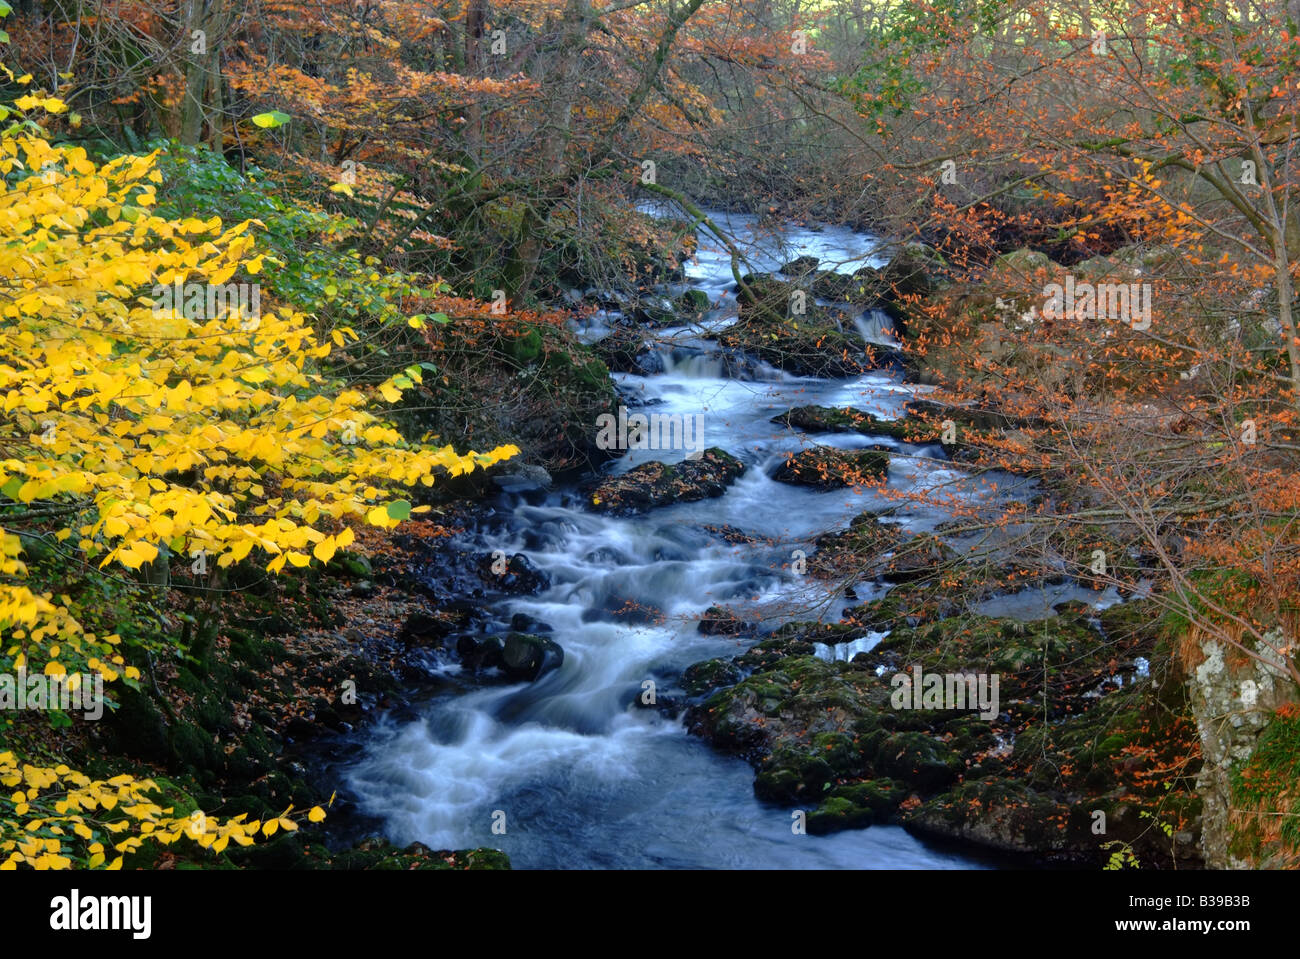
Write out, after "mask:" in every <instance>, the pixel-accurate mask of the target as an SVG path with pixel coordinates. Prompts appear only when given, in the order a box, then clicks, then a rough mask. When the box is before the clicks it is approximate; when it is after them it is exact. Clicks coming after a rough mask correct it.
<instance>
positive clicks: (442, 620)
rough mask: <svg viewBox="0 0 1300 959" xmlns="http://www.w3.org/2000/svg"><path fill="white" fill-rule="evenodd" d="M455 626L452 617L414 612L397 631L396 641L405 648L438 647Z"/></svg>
mask: <svg viewBox="0 0 1300 959" xmlns="http://www.w3.org/2000/svg"><path fill="white" fill-rule="evenodd" d="M456 625H457V623H456V621H455V620H454V619H453V618H452V617H448V616H443V615H433V614H431V613H427V612H422V611H420V612H414V613H412V614H411V615H410V616H408V617H407V618H406V622H404V623H403V624H402V628H401V629H400V630H398V632H397V640H398V642H400V643H402V644H403V645H405V646H427V647H438V646H441V645H442V641H443V640H444V639H446V638H447V636H448V634H450V633H451V632H452V630H454V629H455V628H456Z"/></svg>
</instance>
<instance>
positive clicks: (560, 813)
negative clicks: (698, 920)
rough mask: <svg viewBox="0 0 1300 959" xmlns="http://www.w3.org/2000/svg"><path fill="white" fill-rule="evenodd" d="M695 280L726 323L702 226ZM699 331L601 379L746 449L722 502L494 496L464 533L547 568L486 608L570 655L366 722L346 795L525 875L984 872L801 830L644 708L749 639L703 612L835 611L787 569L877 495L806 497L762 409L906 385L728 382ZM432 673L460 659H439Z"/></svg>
mask: <svg viewBox="0 0 1300 959" xmlns="http://www.w3.org/2000/svg"><path fill="white" fill-rule="evenodd" d="M718 219H719V220H720V221H723V224H724V225H725V227H726V228H728V229H730V230H731V231H732V233H733V235H740V236H742V237H743V236H745V235H746V231H747V230H748V231H751V233H752V232H753V231H754V230H755V228H756V223H755V221H754V220H752V219H747V218H743V217H727V216H723V215H719V217H718ZM873 248H874V241H873V240H872V238H871V237H868V236H865V235H862V234H855V233H852V232H850V231H847V230H833V229H830V228H827V229H825V230H817V231H814V230H807V229H800V228H793V227H791V228H788V229H787V230H786V231H785V232H784V233H783V235H782V236H780V237H779V238H770V237H758V236H756V235H753V236H751V238H750V242H749V243H748V250H747V252H748V254H749V255H750V256H751V257H752V258H753V261H754V262H753V265H754V268H756V269H760V270H763V269H768V270H770V269H775V268H777V267H778V266H779V265H780V263H782V262H785V260H787V259H789V258H790V257H791V256H793V255H797V254H801V253H809V254H812V255H814V256H819V257H820V258H822V260H823V266H824V267H835V268H838V269H841V270H842V271H843V272H852V270H853V269H855V268H856V267H858V266H860V265H862V263H864V262H876V263H878V262H879V261H872V260H871V259H870V257H871V253H872V250H873ZM827 260H829V261H831V262H829V263H827V262H826V261H827ZM688 281H689V285H691V286H694V287H696V288H699V289H703V290H704V291H705V292H707V293H708V294H709V296H710V299H711V301H713V302H714V303H715V305H716V307H717V308H716V309H715V310H714V311H712V312H711V314H710V315H709V317H708V318H707V320H706V324H707V323H726V322H729V321H730V319H731V318H732V317H733V316H734V297H731V296H729V295H728V294H727V292H726V291H727V289H728V287H729V286H730V284H731V282H732V281H731V273H730V266H729V262H728V259H727V257H726V256H725V255H723V254H721V253H720V252H718V251H716V250H713V249H711V248H709V245H708V243H707V240H702V243H701V250H700V251H699V254H698V260H697V262H696V263H694V264H692V265H691V267H690V268H689V269H688ZM852 320H853V323H854V325H855V327H856V328H857V329H858V331H859V332H860V333H862V334H863V335H864V336H865V337H868V338H872V339H876V340H880V339H882V338H885V337H886V336H887V333H886V328H887V321H886V320H885V319H884V318H883V315H881V314H878V313H875V312H873V311H868V312H866V313H863V314H862V315H860V316H858V317H854V318H852ZM698 332H699V330H693V329H680V330H670V331H667V334H666V335H667V336H668V337H669V338H670V340H671V342H669V343H668V344H666V345H665V346H664V347H663V349H662V351H661V357H662V360H663V367H664V372H663V373H661V374H657V375H653V376H644V377H643V376H633V375H627V374H620V375H617V376H616V377H615V378H616V380H617V382H618V385H619V387H620V389H621V390H622V391H623V393H624V394H625V395H626V396H627V397H628V400H629V405H630V406H637V407H639V406H640V404H645V411H646V412H658V413H665V414H670V415H673V414H676V415H682V416H695V415H697V414H698V415H700V416H702V420H700V422H701V423H702V424H703V430H704V436H703V440H704V443H703V445H704V446H719V447H722V448H724V449H726V450H727V451H728V452H730V453H732V454H733V455H735V456H738V457H740V458H741V459H742V460H743V461H744V462H745V463H746V465H747V467H748V469H747V472H746V473H745V475H744V476H743V477H741V478H740V479H739V480H738V481H737V482H736V483H735V484H734V485H732V486H731V487H730V489H729V490H728V491H727V492H726V494H725V495H724V496H722V497H720V498H718V499H712V500H705V501H703V502H698V503H680V504H675V505H673V506H669V507H665V508H661V509H657V510H653V511H651V512H650V513H649V514H647V515H644V516H640V517H635V518H614V517H609V516H604V515H598V514H596V513H593V512H590V511H589V510H588V509H587V508H586V504H585V503H584V502H583V501H582V500H581V498H580V497H579V495H578V494H577V493H576V492H575V491H573V490H556V491H552V492H548V493H542V492H539V491H532V492H528V491H524V492H517V493H503V494H501V499H500V502H499V503H498V504H497V507H496V515H497V516H498V517H500V518H501V519H500V521H499V522H494V523H489V524H485V525H484V527H483V528H481V529H480V530H478V531H475V532H473V533H471V534H468V535H470V536H471V537H472V538H473V545H474V546H475V547H476V548H480V549H486V550H495V549H502V550H505V551H506V552H507V553H511V554H512V553H515V552H524V553H526V554H527V556H528V557H529V559H531V560H532V562H533V563H534V564H535V565H536V566H537V567H538V568H540V569H543V570H545V571H546V573H547V574H548V575H549V577H550V582H551V586H550V588H549V589H547V590H546V591H545V592H543V593H541V594H540V595H537V596H531V597H527V598H522V599H521V598H516V599H511V600H506V601H503V602H502V603H501V608H500V610H499V611H498V612H499V613H500V614H501V616H502V618H508V616H509V615H511V614H515V613H523V614H526V615H528V616H530V617H533V618H534V619H537V620H540V621H542V622H544V623H547V624H549V625H550V626H551V627H553V629H554V632H553V634H552V635H553V636H554V638H555V639H556V640H557V641H558V642H559V643H560V645H561V646H562V647H563V648H564V662H563V665H562V666H561V667H560V668H559V669H558V670H555V671H553V672H551V673H548V674H546V675H545V676H543V677H542V678H541V679H539V680H538V681H537V682H535V683H532V684H514V685H504V686H503V685H496V686H491V687H486V688H475V689H472V690H471V691H469V692H459V693H457V694H454V695H453V694H446V695H441V696H437V697H435V698H433V699H432V700H430V701H428V702H427V703H425V704H423V705H422V707H421V714H420V716H419V718H417V719H415V720H410V719H409V718H408V719H401V720H398V719H392V718H390V719H387V720H382V721H380V722H379V723H378V724H377V725H376V727H374V728H372V729H371V730H370V731H369V733H368V734H367V737H368V738H367V742H366V745H365V749H364V751H363V755H362V757H361V758H360V760H359V761H358V762H356V763H355V764H354V765H353V766H352V767H351V768H350V770H349V772H348V784H349V787H350V789H351V791H352V792H353V793H354V795H355V796H356V797H357V799H358V802H359V804H360V807H361V809H362V811H363V812H365V813H367V814H370V815H373V816H375V817H378V818H379V819H381V820H382V821H383V822H384V824H385V829H386V830H387V832H388V834H389V836H390V837H391V838H392V839H394V840H395V841H397V842H399V843H403V844H404V843H408V842H411V841H413V840H419V841H421V842H424V843H425V844H426V845H428V846H431V847H432V848H435V849H439V848H466V847H471V846H479V845H487V846H495V847H498V848H500V849H503V850H504V851H505V852H506V853H508V854H509V856H510V858H511V860H512V862H513V863H514V865H515V866H516V867H520V868H529V867H543V868H544V867H549V868H565V867H670V868H671V867H676V868H701V867H704V868H717V867H737V868H840V867H855V868H873V867H886V868H978V867H980V863H979V862H978V861H976V860H974V859H973V858H971V857H970V856H969V855H966V854H957V853H953V852H949V851H945V850H941V849H938V848H935V847H932V846H930V845H927V844H925V843H922V842H921V841H919V840H917V839H915V838H914V837H912V836H911V835H909V834H908V833H906V832H905V831H904V830H902V829H901V828H899V827H894V826H875V827H872V828H870V829H865V830H852V831H847V832H841V833H836V834H833V835H830V836H808V835H796V834H794V832H793V831H792V829H791V822H792V820H791V811H790V810H789V809H785V808H781V807H777V806H769V805H766V804H763V803H760V802H759V801H758V800H756V799H755V798H754V795H753V789H752V782H753V771H752V769H751V768H750V766H749V765H748V764H747V763H745V762H743V761H741V760H739V759H734V758H730V757H726V756H721V755H719V754H717V753H715V752H714V751H713V750H711V749H710V748H709V747H708V746H707V744H705V743H704V742H703V741H701V740H699V739H697V738H695V737H692V736H690V735H689V734H688V733H687V732H686V730H685V728H684V726H683V724H682V723H681V721H680V720H673V719H670V718H667V717H665V716H664V715H663V714H661V713H660V712H659V711H657V710H655V709H647V708H641V707H640V704H639V700H641V699H642V697H643V694H644V693H645V691H646V689H647V686H646V683H648V682H653V683H654V684H655V687H654V688H655V691H656V696H658V697H667V696H670V695H672V693H673V687H674V684H675V681H676V679H677V677H679V676H680V673H681V671H682V670H683V669H684V668H685V667H686V666H688V665H690V664H691V663H694V662H698V661H699V660H703V659H708V658H711V657H715V656H728V655H736V654H737V653H739V652H741V651H742V649H743V648H744V645H745V644H744V643H741V642H738V641H737V640H735V639H733V638H726V637H711V636H705V635H702V634H700V633H699V632H698V630H697V628H696V627H697V621H698V617H699V615H700V614H701V613H702V612H703V611H704V610H705V609H707V608H708V607H709V606H711V605H713V604H715V603H726V604H727V605H729V606H732V607H757V608H761V609H762V610H763V611H764V613H765V615H766V617H767V618H768V619H769V621H777V622H779V621H780V620H781V619H789V618H810V617H817V616H823V615H828V614H829V615H830V616H831V617H832V618H834V617H835V616H836V615H838V612H839V608H840V606H842V604H843V601H842V600H841V601H839V603H838V605H837V602H836V601H835V600H833V599H832V598H830V597H828V596H825V595H822V594H820V593H819V592H818V591H817V589H816V587H810V586H809V585H808V584H807V583H806V582H804V581H803V580H802V579H801V578H800V577H798V576H797V575H795V574H794V572H793V571H792V567H793V565H794V564H793V562H792V560H793V559H795V558H797V556H798V555H799V554H797V553H796V550H800V549H803V550H805V551H807V550H808V547H809V546H810V543H811V540H812V539H813V538H814V537H815V536H816V535H817V534H819V533H821V532H824V531H826V530H828V529H833V528H842V527H844V526H845V525H847V523H848V521H849V520H850V519H851V518H852V517H853V516H855V515H856V514H858V513H860V512H862V511H863V510H866V509H869V508H872V507H873V506H884V505H887V501H886V500H885V499H884V498H883V497H881V496H879V495H873V494H871V493H867V492H862V491H854V490H840V491H832V492H818V491H813V490H810V489H806V488H802V487H795V486H790V485H786V484H782V483H777V482H774V481H773V480H771V479H770V478H769V476H768V473H769V471H770V470H771V469H772V468H773V467H774V466H775V464H776V463H777V462H778V461H779V460H781V459H782V458H784V456H785V454H786V453H787V452H789V451H790V450H793V449H797V448H798V447H799V446H800V445H801V443H807V442H808V439H807V438H803V437H799V436H797V435H795V434H794V433H792V432H790V431H788V430H786V429H784V428H783V427H780V426H778V425H776V424H773V423H772V422H770V419H771V417H772V416H773V415H775V414H777V413H780V412H783V411H785V410H787V409H789V408H790V407H792V406H798V405H803V404H808V403H818V404H826V405H834V406H850V405H851V406H854V407H856V408H858V409H863V410H867V411H870V412H873V413H875V414H877V415H880V416H885V417H890V416H895V415H898V413H899V412H900V410H901V407H902V404H903V402H904V401H905V400H906V399H907V398H908V397H909V396H911V395H912V393H913V392H914V390H915V388H914V387H911V386H907V385H905V384H903V383H902V382H901V381H900V380H899V379H898V378H896V377H894V376H892V375H890V374H888V373H885V372H875V373H870V374H867V375H865V376H862V377H860V378H857V379H852V380H834V381H831V380H816V379H803V378H797V377H792V376H788V375H785V374H783V373H781V372H780V371H777V370H774V369H771V368H768V367H762V366H761V365H760V366H759V367H758V368H757V369H756V370H755V369H754V368H750V369H749V371H748V374H747V376H746V378H745V379H739V378H733V377H731V376H729V375H728V371H729V365H728V363H726V362H724V358H723V357H722V356H721V355H720V354H719V353H718V352H717V351H716V349H714V348H713V347H711V346H710V345H709V344H708V343H707V342H706V341H702V340H699V339H698V338H697V334H698ZM817 441H818V442H822V443H828V444H833V445H840V446H843V447H852V446H865V445H868V444H869V443H873V442H878V443H881V444H883V445H886V446H892V447H894V448H896V449H897V450H898V451H899V455H897V456H894V457H893V458H892V462H891V466H890V472H889V484H890V486H891V487H893V488H896V489H907V488H914V487H916V486H918V485H925V484H949V485H950V486H951V487H952V488H953V489H955V490H958V491H960V495H961V496H963V497H965V498H967V499H975V498H980V497H983V496H988V495H992V494H991V493H990V492H989V490H988V489H987V488H986V487H984V486H983V485H981V484H977V483H975V482H973V481H971V480H968V479H966V478H965V477H963V475H962V474H961V472H960V471H958V470H956V469H954V468H952V466H951V465H950V464H948V463H947V462H946V460H945V458H944V457H943V454H942V451H941V449H940V448H938V447H930V448H918V447H905V446H903V445H901V444H897V443H894V442H893V441H890V440H888V439H883V438H881V439H877V438H871V439H869V438H866V437H861V436H857V435H830V436H818V437H817ZM685 455H686V451H684V450H678V451H671V450H635V451H631V452H629V453H628V454H627V455H626V456H624V457H623V458H622V459H620V460H619V461H617V462H616V463H615V464H612V465H611V467H610V468H611V469H612V470H613V471H616V472H618V471H623V470H626V469H628V468H630V467H631V466H634V465H636V464H637V463H639V462H643V461H645V460H648V459H659V460H665V461H673V460H678V459H681V458H682V457H683V456H685ZM945 518H946V516H945V514H944V513H943V512H941V511H938V510H926V509H916V508H913V509H909V510H908V511H906V512H905V513H903V514H902V521H903V522H905V523H907V524H908V525H909V526H911V527H913V528H916V529H927V528H933V526H934V525H936V524H937V523H939V522H941V521H942V520H943V519H945ZM720 527H731V528H734V529H738V530H743V531H744V532H745V533H746V534H748V535H749V536H750V537H752V538H755V539H757V540H758V541H759V543H758V544H757V545H755V544H753V543H751V544H741V545H733V544H731V543H729V542H728V541H727V540H726V539H724V538H722V537H721V536H719V535H718V532H717V530H718V529H719V528H720ZM858 598H859V599H860V600H861V599H866V598H869V594H868V593H864V592H860V593H859V597H858ZM1048 601H1049V602H1050V601H1056V597H1050V598H1049V600H1048ZM882 635H884V634H873V636H871V637H867V638H866V639H864V640H860V641H858V643H856V644H853V645H852V648H847V647H841V648H834V647H819V650H818V651H819V654H821V655H823V656H825V657H826V658H846V657H849V656H852V655H853V654H854V653H856V652H858V651H860V650H862V649H866V648H869V647H870V645H872V644H873V643H874V642H875V641H877V640H878V639H879V638H880V636H882ZM441 668H442V669H444V670H446V671H449V672H454V671H456V670H457V669H458V668H459V667H458V666H457V665H455V663H454V661H451V660H447V661H445V662H444V663H443V665H442V667H441ZM494 823H495V824H496V825H497V830H498V831H496V832H494V830H493V826H494ZM502 825H504V829H505V831H504V833H501V832H500V831H499V830H500V828H501V826H502Z"/></svg>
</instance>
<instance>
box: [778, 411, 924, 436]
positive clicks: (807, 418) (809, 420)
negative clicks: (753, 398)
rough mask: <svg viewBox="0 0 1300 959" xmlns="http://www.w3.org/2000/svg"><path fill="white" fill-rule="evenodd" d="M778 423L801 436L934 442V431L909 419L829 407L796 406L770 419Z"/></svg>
mask: <svg viewBox="0 0 1300 959" xmlns="http://www.w3.org/2000/svg"><path fill="white" fill-rule="evenodd" d="M772 422H773V423H780V424H782V425H783V426H788V427H790V428H791V429H795V430H800V431H801V432H804V433H861V434H862V435H864V436H889V437H892V438H893V439H896V440H902V441H904V442H913V443H928V442H933V441H934V440H935V439H937V435H935V433H934V430H933V429H931V428H930V427H929V426H927V425H926V424H925V423H921V422H918V421H915V420H910V419H906V418H905V419H901V420H882V419H878V418H877V417H875V416H873V415H872V414H870V413H863V412H861V411H859V410H854V409H849V408H844V409H833V408H831V407H829V406H797V407H795V408H794V409H792V410H787V411H786V412H784V413H778V414H777V415H776V416H774V417H772Z"/></svg>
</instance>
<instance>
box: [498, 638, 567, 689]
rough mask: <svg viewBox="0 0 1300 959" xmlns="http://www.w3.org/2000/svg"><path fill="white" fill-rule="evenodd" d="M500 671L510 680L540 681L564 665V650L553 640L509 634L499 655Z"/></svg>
mask: <svg viewBox="0 0 1300 959" xmlns="http://www.w3.org/2000/svg"><path fill="white" fill-rule="evenodd" d="M501 661H502V667H501V668H502V669H503V670H504V672H505V674H506V675H507V676H509V677H510V678H511V679H522V680H526V681H528V682H530V683H531V682H533V681H534V680H537V679H540V678H541V677H542V676H544V675H546V674H547V673H549V672H550V671H551V670H553V669H559V668H560V666H561V665H562V664H563V663H564V650H563V649H561V648H560V644H559V643H557V642H556V641H555V640H553V639H550V638H549V637H546V636H537V635H535V634H533V633H511V634H510V635H508V636H507V637H506V640H505V647H504V649H503V650H502V653H501Z"/></svg>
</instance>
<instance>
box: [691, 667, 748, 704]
mask: <svg viewBox="0 0 1300 959" xmlns="http://www.w3.org/2000/svg"><path fill="white" fill-rule="evenodd" d="M743 677H744V673H742V672H741V670H740V668H739V667H738V666H736V665H735V664H734V663H732V662H730V661H729V660H726V659H706V660H705V661H704V662H702V663H693V664H692V665H690V666H687V667H686V671H685V672H684V673H682V688H683V689H685V690H686V692H687V693H689V694H690V695H692V696H702V695H704V694H705V693H709V692H712V691H713V690H715V689H719V688H721V687H724V686H734V685H735V684H736V683H738V682H740V680H741V679H742V678H743Z"/></svg>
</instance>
